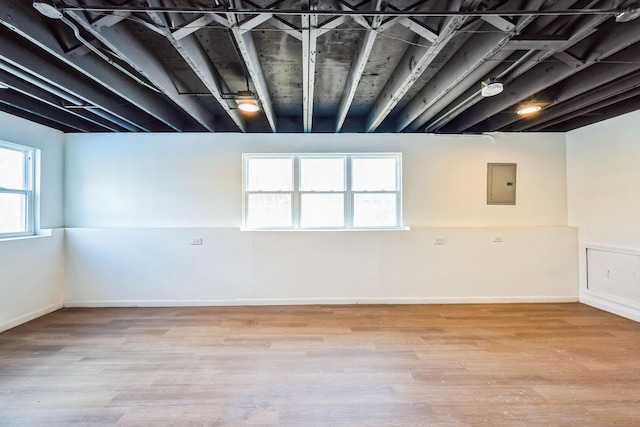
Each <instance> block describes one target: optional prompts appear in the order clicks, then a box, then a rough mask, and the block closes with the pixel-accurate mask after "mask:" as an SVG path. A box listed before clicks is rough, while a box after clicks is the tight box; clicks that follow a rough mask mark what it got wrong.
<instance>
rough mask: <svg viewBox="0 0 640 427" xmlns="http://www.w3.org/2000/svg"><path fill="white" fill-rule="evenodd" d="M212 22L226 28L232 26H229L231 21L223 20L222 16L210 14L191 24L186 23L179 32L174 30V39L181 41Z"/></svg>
mask: <svg viewBox="0 0 640 427" xmlns="http://www.w3.org/2000/svg"><path fill="white" fill-rule="evenodd" d="M212 22H216V23H218V24H220V25H222V26H224V27H226V28H229V27H230V26H231V24H229V21H227V20H226V19H224V18H222V17H221V16H218V15H217V14H215V13H209V14H207V15H202V16H201V17H199V18H197V19H194V20H193V21H191V22H187V23H185V24H184V25H182V26H181V27H180V28H178V29H177V30H174V31H173V32H172V33H171V34H172V35H173V38H175V39H176V40H180V39H183V38H185V37H187V36H188V35H190V34H193V33H195V32H196V31H198V30H199V29H201V28H203V27H206V26H207V25H209V24H210V23H212Z"/></svg>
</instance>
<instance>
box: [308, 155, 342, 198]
mask: <svg viewBox="0 0 640 427" xmlns="http://www.w3.org/2000/svg"><path fill="white" fill-rule="evenodd" d="M300 190H302V191H344V159H305V158H302V159H300Z"/></svg>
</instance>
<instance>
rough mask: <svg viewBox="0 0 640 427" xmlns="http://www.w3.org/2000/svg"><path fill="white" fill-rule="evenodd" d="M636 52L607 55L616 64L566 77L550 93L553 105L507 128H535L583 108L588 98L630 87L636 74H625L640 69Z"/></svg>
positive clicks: (608, 94) (636, 77) (595, 99)
mask: <svg viewBox="0 0 640 427" xmlns="http://www.w3.org/2000/svg"><path fill="white" fill-rule="evenodd" d="M638 54H640V52H638V51H636V50H634V49H633V48H632V49H631V50H629V49H625V50H623V51H622V52H618V53H616V54H615V55H612V56H611V57H610V58H609V59H610V60H612V61H615V63H611V64H595V65H593V66H592V67H590V68H589V69H587V70H585V71H584V72H581V73H578V74H576V75H574V76H572V77H571V78H570V79H567V80H565V81H564V82H562V87H561V88H560V92H559V93H556V94H554V95H553V102H552V105H549V106H546V107H545V108H544V109H543V110H542V111H541V112H540V113H539V114H537V115H536V116H535V117H531V118H528V119H527V120H520V121H518V122H515V123H514V124H513V125H512V126H510V127H509V130H513V131H517V132H520V131H524V130H528V129H531V128H534V127H537V126H539V125H542V124H545V123H547V122H549V121H551V120H553V119H556V118H558V117H561V116H563V115H565V114H567V113H571V112H573V111H574V108H583V107H585V106H586V105H588V103H589V102H591V101H593V102H600V101H602V100H603V98H602V97H603V96H613V94H615V93H613V92H616V91H618V90H623V89H624V88H628V87H632V86H633V85H634V84H635V83H636V80H637V79H638V76H636V75H633V76H632V77H631V79H629V78H627V77H625V76H628V75H629V74H632V73H635V72H637V71H638V70H640V62H638V61H634V59H637V58H638ZM594 88H595V89H594ZM551 89H553V88H551ZM543 96H544V95H543ZM576 105H578V107H575V106H576ZM549 126H550V125H549Z"/></svg>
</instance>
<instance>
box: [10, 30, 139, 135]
mask: <svg viewBox="0 0 640 427" xmlns="http://www.w3.org/2000/svg"><path fill="white" fill-rule="evenodd" d="M0 60H1V61H0V68H3V69H5V70H6V71H7V72H9V73H11V74H13V75H16V76H18V77H20V78H22V79H24V80H28V81H30V82H33V83H34V84H37V85H39V87H41V88H43V89H45V90H47V91H48V92H51V93H54V94H56V95H57V96H61V97H62V98H63V99H66V100H68V102H69V103H73V104H75V105H77V106H93V107H97V108H92V109H91V110H90V112H91V113H92V114H94V115H96V116H100V117H103V118H105V119H107V120H109V121H111V122H112V123H114V124H117V125H118V126H120V127H122V128H124V129H126V130H129V131H131V132H139V131H140V130H143V131H148V129H145V128H144V127H139V126H138V125H137V124H136V120H135V117H136V111H134V110H132V108H131V107H130V106H129V105H123V104H122V100H121V99H118V98H116V97H113V96H111V94H107V93H105V92H103V91H100V90H98V89H96V88H95V87H94V86H93V85H91V84H89V82H87V81H85V80H84V79H79V78H78V76H76V75H74V74H73V73H71V72H70V70H69V69H68V68H66V67H63V66H60V65H59V64H58V63H56V62H52V61H50V60H48V59H46V58H43V57H42V56H39V55H37V53H36V52H34V51H28V50H25V48H24V46H22V45H21V44H19V43H16V42H15V41H13V40H11V39H10V38H8V37H0ZM138 114H139V113H138Z"/></svg>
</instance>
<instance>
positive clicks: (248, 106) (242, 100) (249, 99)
mask: <svg viewBox="0 0 640 427" xmlns="http://www.w3.org/2000/svg"><path fill="white" fill-rule="evenodd" d="M236 102H237V103H238V109H239V110H241V111H244V112H245V113H255V112H257V111H259V110H260V106H259V105H258V101H256V99H255V95H254V94H253V92H251V91H246V90H242V91H240V92H238V96H237V97H236Z"/></svg>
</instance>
